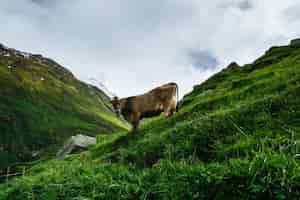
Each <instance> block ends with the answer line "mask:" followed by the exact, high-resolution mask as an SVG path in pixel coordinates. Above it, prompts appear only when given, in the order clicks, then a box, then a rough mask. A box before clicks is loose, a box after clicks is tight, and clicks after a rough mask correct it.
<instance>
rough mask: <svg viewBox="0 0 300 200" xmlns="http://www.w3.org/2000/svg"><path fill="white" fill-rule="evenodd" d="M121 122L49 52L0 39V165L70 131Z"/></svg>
mask: <svg viewBox="0 0 300 200" xmlns="http://www.w3.org/2000/svg"><path fill="white" fill-rule="evenodd" d="M124 127H125V128H126V126H124V124H123V123H122V122H121V121H120V120H119V119H118V118H116V117H115V115H114V114H113V113H112V112H111V107H110V105H109V98H108V97H107V96H106V94H104V93H103V92H102V91H101V90H99V89H98V88H96V87H94V86H92V85H88V84H86V83H83V82H81V81H79V80H78V79H76V78H75V77H74V76H73V74H72V73H71V72H69V71H68V70H67V69H65V68H63V67H62V66H60V65H59V64H57V63H56V62H54V61H53V60H51V59H49V58H45V57H43V56H41V55H35V54H29V53H24V52H21V51H18V50H15V49H10V48H6V47H5V46H3V45H0V131H1V134H0V160H1V162H0V170H1V168H4V167H5V166H8V165H11V164H14V163H16V162H21V161H28V160H32V159H34V158H33V156H32V154H38V155H39V156H41V154H43V153H45V152H44V151H43V150H45V147H47V148H48V147H51V148H52V147H53V145H55V144H61V143H62V142H63V141H64V140H65V139H66V138H67V137H69V136H71V135H74V134H78V133H81V134H87V135H95V134H106V133H111V132H115V131H120V130H124Z"/></svg>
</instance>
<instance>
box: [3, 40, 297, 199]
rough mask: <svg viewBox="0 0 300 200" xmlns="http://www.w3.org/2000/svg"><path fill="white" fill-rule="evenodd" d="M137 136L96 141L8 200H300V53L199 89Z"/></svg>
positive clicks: (232, 71) (290, 51)
mask: <svg viewBox="0 0 300 200" xmlns="http://www.w3.org/2000/svg"><path fill="white" fill-rule="evenodd" d="M181 104H182V107H181V110H180V111H179V112H178V113H177V114H175V116H173V117H171V118H169V119H166V118H164V117H162V116H160V117H157V118H153V119H150V120H147V121H146V122H145V123H144V124H143V125H142V127H141V129H140V130H139V131H138V133H137V134H136V135H130V134H128V133H127V132H126V131H124V132H120V133H118V134H114V135H111V136H98V141H99V142H98V144H97V145H96V146H95V147H93V148H91V149H90V150H89V151H87V152H85V153H82V154H80V155H76V156H73V157H72V158H70V159H69V160H68V161H55V160H53V161H49V162H45V163H41V164H38V165H36V166H34V167H33V168H31V169H30V172H29V174H28V175H27V176H25V177H23V178H18V179H16V180H13V181H10V182H9V184H8V185H2V186H0V191H3V192H0V197H2V198H3V199H13V198H14V199H30V198H31V197H34V198H38V199H85V198H86V199H299V198H300V165H299V160H298V158H299V140H300V134H299V132H300V121H299V119H300V48H296V47H293V46H283V47H274V48H271V49H270V50H268V51H267V52H266V53H265V54H264V55H263V56H262V57H260V58H259V59H257V60H256V61H255V62H253V63H252V64H248V65H245V66H243V67H240V66H238V65H237V64H235V63H232V64H231V65H229V66H228V67H227V68H226V69H224V70H222V71H221V72H219V73H217V74H215V75H214V76H212V77H211V78H210V79H208V80H207V81H205V82H204V83H202V84H200V85H197V86H195V87H194V90H193V91H192V92H191V93H189V94H187V95H186V96H185V97H184V98H183V100H182V102H181Z"/></svg>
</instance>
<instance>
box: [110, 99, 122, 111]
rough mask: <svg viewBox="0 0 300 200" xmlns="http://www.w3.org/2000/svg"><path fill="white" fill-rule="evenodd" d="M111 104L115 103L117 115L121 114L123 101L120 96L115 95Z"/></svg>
mask: <svg viewBox="0 0 300 200" xmlns="http://www.w3.org/2000/svg"><path fill="white" fill-rule="evenodd" d="M111 104H112V105H113V108H114V110H115V113H116V114H117V115H121V102H120V99H119V98H118V97H114V98H113V99H112V100H111Z"/></svg>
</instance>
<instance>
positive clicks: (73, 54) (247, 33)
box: [0, 0, 300, 97]
mask: <svg viewBox="0 0 300 200" xmlns="http://www.w3.org/2000/svg"><path fill="white" fill-rule="evenodd" d="M297 2H298V1H295V0H284V1H283V0H209V1H205V0H151V1H149V0H127V1H125V0H109V1H108V0H9V1H8V0H0V3H1V4H0V5H1V6H0V24H1V31H0V43H3V44H5V45H6V46H9V47H13V48H16V49H19V50H24V51H28V52H32V53H41V54H43V55H44V56H46V57H50V58H53V59H55V60H56V61H58V62H59V63H61V64H62V65H63V66H65V67H67V68H68V69H70V70H71V71H72V72H73V73H74V74H75V75H76V76H77V77H78V78H79V79H81V80H84V81H88V80H89V79H91V78H92V79H97V80H99V81H100V82H102V83H104V84H105V85H106V86H107V87H108V88H109V89H110V90H111V91H112V92H114V93H116V94H117V95H119V96H120V97H125V96H130V95H136V94H140V93H143V92H145V91H147V90H149V89H151V88H153V87H156V86H158V85H160V84H162V83H166V82H169V81H175V82H177V83H178V84H179V86H180V96H183V94H184V93H186V92H188V91H190V90H191V89H192V87H193V85H195V84H199V83H200V82H201V81H203V80H205V79H207V78H208V77H209V76H210V75H212V74H213V73H215V72H216V71H219V70H220V69H222V68H224V67H226V65H228V64H229V63H230V62H231V61H236V62H238V63H239V64H245V63H249V62H252V61H253V60H254V59H255V58H257V57H258V56H260V55H261V54H262V53H263V52H264V51H265V50H267V48H269V47H270V46H274V45H282V44H288V42H289V40H290V39H294V38H296V37H300V29H299V27H300V2H298V3H297Z"/></svg>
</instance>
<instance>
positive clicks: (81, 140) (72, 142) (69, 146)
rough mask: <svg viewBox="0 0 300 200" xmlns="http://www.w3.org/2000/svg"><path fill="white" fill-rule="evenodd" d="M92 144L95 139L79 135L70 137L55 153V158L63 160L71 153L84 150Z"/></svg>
mask: <svg viewBox="0 0 300 200" xmlns="http://www.w3.org/2000/svg"><path fill="white" fill-rule="evenodd" d="M93 144H96V138H95V137H90V136H86V135H81V134H78V135H76V136H72V137H71V138H70V139H68V140H67V141H66V143H65V144H64V146H63V147H62V148H61V149H60V150H59V151H58V152H57V154H56V158H57V159H59V160H63V159H64V158H65V157H66V156H67V155H68V154H70V153H72V152H73V151H75V150H76V151H81V150H84V149H86V148H87V147H88V146H90V145H93Z"/></svg>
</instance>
